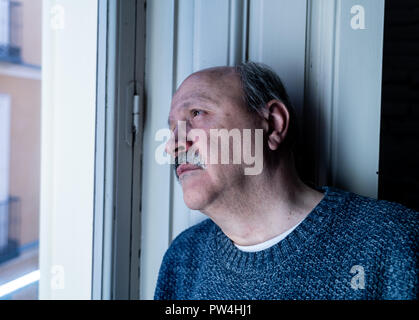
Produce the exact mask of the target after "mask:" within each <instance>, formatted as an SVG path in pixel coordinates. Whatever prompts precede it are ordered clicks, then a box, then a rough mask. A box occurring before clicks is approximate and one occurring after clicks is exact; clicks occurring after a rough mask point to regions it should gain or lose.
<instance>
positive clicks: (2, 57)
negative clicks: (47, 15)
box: [0, 0, 22, 63]
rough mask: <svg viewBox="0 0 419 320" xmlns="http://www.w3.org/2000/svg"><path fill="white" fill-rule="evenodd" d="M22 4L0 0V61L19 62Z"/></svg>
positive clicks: (9, 0)
mask: <svg viewBox="0 0 419 320" xmlns="http://www.w3.org/2000/svg"><path fill="white" fill-rule="evenodd" d="M21 47H22V4H21V3H20V2H18V1H11V0H0V61H7V62H13V63H20V62H21Z"/></svg>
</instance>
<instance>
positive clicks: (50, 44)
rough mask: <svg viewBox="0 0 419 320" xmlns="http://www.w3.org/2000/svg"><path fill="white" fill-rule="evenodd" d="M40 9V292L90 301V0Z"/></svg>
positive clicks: (93, 27) (47, 2) (64, 0)
mask: <svg viewBox="0 0 419 320" xmlns="http://www.w3.org/2000/svg"><path fill="white" fill-rule="evenodd" d="M57 5H58V6H57ZM42 12H43V29H42V30H43V31H42V38H43V45H42V52H43V58H42V79H43V80H42V116H41V121H42V131H41V210H40V211H41V212H40V270H41V279H40V286H39V297H40V299H90V297H91V274H92V237H93V234H92V233H93V182H94V180H93V178H94V177H93V172H94V171H93V169H94V141H95V140H94V134H95V108H96V105H95V96H96V33H97V1H95V0H89V1H85V0H71V1H69V0H61V1H58V0H57V1H55V0H44V2H43V10H42Z"/></svg>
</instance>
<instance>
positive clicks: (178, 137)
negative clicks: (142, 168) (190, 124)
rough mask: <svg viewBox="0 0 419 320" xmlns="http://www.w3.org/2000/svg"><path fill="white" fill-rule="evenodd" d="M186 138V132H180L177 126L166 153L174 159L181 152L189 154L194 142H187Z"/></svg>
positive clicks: (167, 145) (167, 144)
mask: <svg viewBox="0 0 419 320" xmlns="http://www.w3.org/2000/svg"><path fill="white" fill-rule="evenodd" d="M181 131H182V130H181ZM186 137H187V134H186V132H179V128H178V126H176V128H175V129H174V130H173V132H172V136H171V137H170V139H169V141H168V142H167V143H166V152H167V153H168V154H170V155H171V156H172V157H174V158H176V157H177V156H178V154H179V153H181V152H187V151H188V150H189V148H190V147H191V146H192V142H191V141H187V139H186Z"/></svg>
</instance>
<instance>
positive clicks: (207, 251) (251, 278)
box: [155, 62, 418, 299]
mask: <svg viewBox="0 0 419 320" xmlns="http://www.w3.org/2000/svg"><path fill="white" fill-rule="evenodd" d="M182 123H183V127H184V130H180V127H181V125H180V124H182ZM169 124H170V129H171V130H172V131H173V136H172V138H171V140H170V141H169V142H168V144H167V151H168V152H169V153H170V154H171V155H172V156H173V157H174V158H175V159H176V165H175V170H176V175H177V177H178V180H179V183H180V184H181V186H182V190H183V197H184V201H185V203H186V205H187V206H188V207H189V208H191V209H194V210H200V211H201V212H203V213H204V214H205V215H207V216H208V217H209V219H206V220H205V221H203V222H201V223H200V224H198V225H195V226H193V227H191V228H189V229H187V230H186V231H184V232H183V233H181V234H180V235H179V236H178V237H177V238H176V239H175V240H174V241H173V243H172V244H171V246H170V248H169V249H168V250H167V252H166V254H165V256H164V259H163V262H162V266H161V268H160V273H159V278H158V282H157V288H156V291H155V298H156V299H416V298H417V297H418V278H417V254H418V251H417V245H418V241H417V240H418V238H417V236H418V214H417V212H414V211H412V210H409V209H407V208H405V207H403V206H402V205H399V204H396V203H390V202H386V201H377V200H373V199H369V198H366V197H362V196H359V195H356V194H353V193H350V192H345V191H342V190H339V189H336V188H332V187H326V186H325V187H321V188H318V189H314V188H311V187H309V186H308V185H306V184H305V183H303V182H302V181H301V180H300V178H299V176H298V174H297V172H296V169H295V167H294V158H293V150H294V148H293V147H294V145H295V141H296V136H297V126H296V119H295V116H294V112H293V109H292V106H291V103H290V101H289V99H288V96H287V93H286V91H285V89H284V87H283V85H282V83H281V81H280V79H279V77H278V76H277V75H276V74H275V73H274V72H273V71H271V70H270V69H269V68H268V67H267V66H264V65H262V64H257V63H252V62H249V63H244V64H241V65H239V66H237V67H217V68H210V69H206V70H202V71H199V72H196V73H194V74H192V75H191V76H189V77H188V78H187V79H186V80H185V81H184V82H183V83H182V85H181V86H180V87H179V89H178V90H177V92H176V93H175V95H174V96H173V100H172V106H171V111H170V115H169ZM195 129H199V130H200V131H201V132H203V133H206V134H207V135H202V134H201V135H200V136H199V138H198V139H184V138H185V135H188V133H189V132H190V131H192V130H195ZM213 129H227V131H231V130H235V129H238V130H239V132H244V130H248V129H250V130H251V131H252V132H253V133H255V132H256V131H257V130H261V131H262V132H263V135H262V136H263V139H262V141H261V143H262V144H263V152H262V154H259V155H257V156H262V161H263V169H262V170H261V171H260V172H259V173H258V174H246V173H245V169H246V167H248V165H247V164H246V163H243V161H241V162H239V163H238V162H236V163H231V161H230V162H229V163H224V164H223V163H219V162H214V161H210V159H211V158H210V153H211V152H215V151H217V152H218V151H220V148H219V146H215V147H214V143H213V142H211V140H210V137H211V130H213ZM181 131H186V132H181ZM182 137H183V138H182ZM248 140H249V139H248ZM248 142H249V141H244V140H243V146H242V147H243V150H246V146H245V144H246V143H248ZM250 142H251V144H250V147H249V146H247V148H248V150H250V152H253V153H257V150H258V148H257V147H256V144H257V143H258V140H255V141H253V139H251V140H250ZM235 147H236V146H234V145H233V146H229V149H228V153H230V155H231V153H232V152H233V150H234V148H235ZM190 148H195V151H194V152H195V153H194V154H195V155H196V154H198V155H199V161H196V162H195V161H191V159H192V158H191V157H184V156H183V155H184V154H185V153H186V152H188V150H189V149H190ZM222 151H223V150H221V152H222ZM224 151H225V150H224ZM179 159H183V161H180V160H179ZM185 159H186V160H185Z"/></svg>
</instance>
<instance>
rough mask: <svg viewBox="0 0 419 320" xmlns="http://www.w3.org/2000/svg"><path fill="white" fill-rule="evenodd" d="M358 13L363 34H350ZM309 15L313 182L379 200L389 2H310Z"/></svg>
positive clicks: (308, 108)
mask: <svg viewBox="0 0 419 320" xmlns="http://www.w3.org/2000/svg"><path fill="white" fill-rule="evenodd" d="M355 5H361V6H362V7H363V8H364V9H365V22H366V29H356V30H355V29H352V27H351V19H352V18H353V14H351V8H352V6H355ZM307 12H308V15H307V21H308V23H307V48H306V84H305V107H304V113H303V114H304V120H305V121H304V127H305V128H306V131H305V133H306V135H305V137H304V139H305V143H306V149H307V154H306V156H307V159H310V160H311V162H312V163H313V167H312V168H311V172H312V175H311V178H312V180H313V182H314V183H316V184H319V185H324V184H331V185H334V186H337V187H340V188H342V189H346V190H350V191H353V192H356V193H359V194H362V195H365V196H370V197H376V196H377V191H378V176H377V171H378V158H379V138H380V112H381V70H382V47H383V28H384V0H377V1H367V0H357V1H355V0H345V1H342V0H322V1H308V11H307ZM306 162H307V163H309V162H310V161H306ZM313 173H314V174H313Z"/></svg>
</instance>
